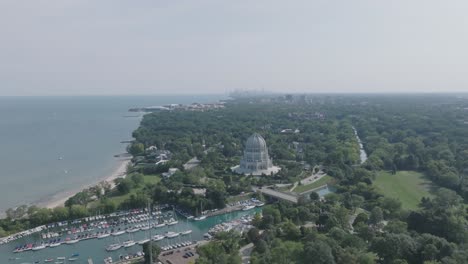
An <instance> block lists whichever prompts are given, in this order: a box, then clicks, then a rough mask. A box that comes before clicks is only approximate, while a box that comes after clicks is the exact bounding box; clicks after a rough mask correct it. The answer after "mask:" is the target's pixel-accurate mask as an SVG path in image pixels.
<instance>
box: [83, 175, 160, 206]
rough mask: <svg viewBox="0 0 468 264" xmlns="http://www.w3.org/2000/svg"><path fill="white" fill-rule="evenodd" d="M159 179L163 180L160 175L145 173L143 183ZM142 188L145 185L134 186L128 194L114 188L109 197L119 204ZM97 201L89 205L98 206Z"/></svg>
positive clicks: (154, 182)
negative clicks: (121, 193) (119, 192)
mask: <svg viewBox="0 0 468 264" xmlns="http://www.w3.org/2000/svg"><path fill="white" fill-rule="evenodd" d="M159 181H161V177H159V176H158V175H143V182H144V184H143V185H146V184H156V183H158V182H159ZM142 190H143V186H138V187H135V188H133V189H132V190H131V191H130V192H129V193H127V194H124V195H119V194H118V193H117V190H116V189H114V190H112V191H111V194H110V195H109V196H108V198H109V200H111V201H114V202H115V203H116V204H117V206H119V205H120V204H121V203H123V202H124V201H125V200H127V199H128V198H130V195H132V194H134V195H136V194H137V193H138V192H141V191H142ZM97 203H98V201H94V202H92V203H90V204H89V207H91V208H92V207H94V206H96V205H97Z"/></svg>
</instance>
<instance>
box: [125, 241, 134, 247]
mask: <svg viewBox="0 0 468 264" xmlns="http://www.w3.org/2000/svg"><path fill="white" fill-rule="evenodd" d="M134 245H136V242H135V241H133V240H127V241H125V242H123V247H124V248H128V247H132V246H134Z"/></svg>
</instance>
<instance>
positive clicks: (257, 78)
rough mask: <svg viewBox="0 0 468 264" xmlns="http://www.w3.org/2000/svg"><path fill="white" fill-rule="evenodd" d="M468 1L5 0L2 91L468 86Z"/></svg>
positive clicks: (0, 8)
mask: <svg viewBox="0 0 468 264" xmlns="http://www.w3.org/2000/svg"><path fill="white" fill-rule="evenodd" d="M466 10H468V2H467V1H466V0H449V1H440V0H411V1H408V0H392V1H376V0H352V1H335V0H304V1H303V0H294V1H276V0H235V1H220V0H196V1H195V0H187V1H183V0H139V1H130V0H127V1H120V0H99V1H96V0H94V1H91V0H74V1H71V0H28V1H26V0H0V96H9V95H98V94H99V95H106V94H112V95H121V94H122V95H123V94H197V93H208V94H209V93H223V94H224V93H228V92H230V91H233V90H236V89H242V90H261V89H263V90H267V91H274V92H297V93H303V92H308V93H322V92H449V91H450V92H457V91H458V92H468V16H467V15H466Z"/></svg>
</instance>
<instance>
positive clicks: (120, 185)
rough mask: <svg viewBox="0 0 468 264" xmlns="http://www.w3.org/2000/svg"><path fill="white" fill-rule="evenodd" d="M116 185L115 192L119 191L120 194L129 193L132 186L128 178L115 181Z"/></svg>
mask: <svg viewBox="0 0 468 264" xmlns="http://www.w3.org/2000/svg"><path fill="white" fill-rule="evenodd" d="M116 184H117V190H118V191H119V193H120V194H127V193H129V192H130V191H131V190H132V188H133V186H134V184H133V181H132V180H130V179H128V178H125V179H116Z"/></svg>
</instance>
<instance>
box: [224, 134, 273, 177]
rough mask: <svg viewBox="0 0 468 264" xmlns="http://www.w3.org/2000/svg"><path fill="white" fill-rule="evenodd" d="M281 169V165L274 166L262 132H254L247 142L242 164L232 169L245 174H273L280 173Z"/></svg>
mask: <svg viewBox="0 0 468 264" xmlns="http://www.w3.org/2000/svg"><path fill="white" fill-rule="evenodd" d="M280 169H281V168H280V167H277V166H273V162H272V160H271V159H270V156H269V155H268V148H267V144H266V142H265V139H263V137H262V136H261V135H260V134H258V133H254V134H253V135H252V136H250V137H249V138H248V139H247V142H246V143H245V149H244V156H243V157H242V160H241V162H240V165H238V166H235V167H233V168H232V171H234V172H235V173H238V174H245V175H262V174H265V175H271V174H275V173H278V171H279V170H280Z"/></svg>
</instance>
